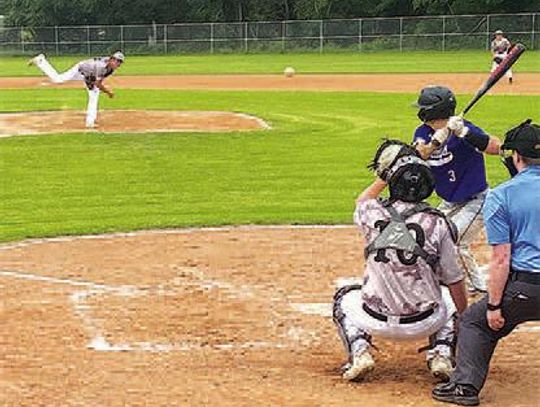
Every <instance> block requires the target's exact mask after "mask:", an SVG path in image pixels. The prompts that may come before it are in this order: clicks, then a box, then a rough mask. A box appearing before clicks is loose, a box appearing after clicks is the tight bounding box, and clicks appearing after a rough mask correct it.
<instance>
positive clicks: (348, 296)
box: [333, 286, 456, 361]
mask: <svg viewBox="0 0 540 407" xmlns="http://www.w3.org/2000/svg"><path fill="white" fill-rule="evenodd" d="M441 291H442V302H441V303H440V304H439V306H438V307H437V308H435V310H434V312H433V314H431V315H430V316H429V317H427V318H425V319H423V320H421V321H418V322H414V323H412V324H400V323H399V317H391V316H389V317H388V321H386V322H385V321H379V320H378V319H375V318H373V317H372V316H371V315H369V314H368V313H367V312H366V311H364V309H363V308H362V305H363V303H364V301H363V300H362V289H361V286H346V287H343V288H341V289H340V290H338V292H337V293H336V296H335V297H334V310H333V316H334V323H335V324H336V326H337V328H338V333H339V336H340V337H341V340H342V342H343V345H344V347H345V350H346V352H347V353H348V356H349V357H352V355H354V354H355V353H358V352H362V351H363V350H365V349H367V347H368V346H369V345H370V340H371V337H372V336H374V337H381V338H385V339H390V340H394V341H403V340H417V339H423V338H429V337H430V336H431V337H432V338H430V341H432V342H433V341H435V340H437V341H445V342H446V343H454V342H455V335H456V332H455V328H456V327H455V324H456V318H455V315H456V307H455V305H454V302H453V301H452V297H451V296H450V291H449V290H448V288H446V287H444V286H441ZM436 354H439V355H441V356H446V357H452V356H453V349H452V347H451V346H450V345H448V344H438V345H436V346H435V347H433V348H432V349H430V350H429V351H428V353H427V356H426V359H427V360H428V361H429V360H431V359H432V358H433V357H434V356H435V355H436Z"/></svg>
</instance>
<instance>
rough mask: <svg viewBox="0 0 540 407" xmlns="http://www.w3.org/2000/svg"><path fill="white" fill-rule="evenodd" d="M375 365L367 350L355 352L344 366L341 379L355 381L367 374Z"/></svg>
mask: <svg viewBox="0 0 540 407" xmlns="http://www.w3.org/2000/svg"><path fill="white" fill-rule="evenodd" d="M374 367H375V361H374V360H373V357H372V356H371V355H370V353H369V352H368V351H367V350H364V351H362V352H359V353H356V354H354V355H353V357H352V362H351V363H349V364H348V365H345V366H344V369H343V370H344V371H343V375H342V377H343V379H345V380H347V381H349V382H357V381H360V380H362V379H363V378H364V377H366V376H367V374H368V373H369V372H371V371H372V370H373V368H374Z"/></svg>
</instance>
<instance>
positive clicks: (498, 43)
mask: <svg viewBox="0 0 540 407" xmlns="http://www.w3.org/2000/svg"><path fill="white" fill-rule="evenodd" d="M511 46H512V44H511V43H510V41H508V39H507V38H505V37H504V33H503V32H502V31H501V30H497V31H495V38H494V39H493V41H491V56H492V58H493V63H492V64H491V72H493V71H494V70H495V69H497V67H498V66H499V64H500V63H501V62H502V60H503V59H504V58H506V56H507V55H508V52H509V51H510V48H511ZM505 76H506V77H507V78H508V82H509V83H510V84H511V83H512V81H513V76H512V69H508V71H506V73H505Z"/></svg>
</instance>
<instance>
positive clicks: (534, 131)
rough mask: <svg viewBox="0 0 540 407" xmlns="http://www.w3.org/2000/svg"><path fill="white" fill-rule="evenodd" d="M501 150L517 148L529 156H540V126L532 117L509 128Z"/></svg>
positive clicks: (524, 155) (516, 149)
mask: <svg viewBox="0 0 540 407" xmlns="http://www.w3.org/2000/svg"><path fill="white" fill-rule="evenodd" d="M501 150H515V151H517V152H518V153H519V155H522V156H523V157H527V158H540V126H538V125H537V124H533V123H532V120H531V119H528V120H525V121H524V122H523V123H521V124H520V125H518V126H516V127H514V128H513V129H510V130H508V132H507V133H506V137H505V138H504V143H503V145H502V146H501Z"/></svg>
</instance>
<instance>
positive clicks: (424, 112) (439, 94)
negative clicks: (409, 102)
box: [413, 86, 456, 122]
mask: <svg viewBox="0 0 540 407" xmlns="http://www.w3.org/2000/svg"><path fill="white" fill-rule="evenodd" d="M413 106H414V107H417V108H418V109H419V110H418V118H419V119H420V120H422V121H423V122H429V121H431V120H437V119H448V118H449V117H450V116H454V114H455V113H456V96H455V95H454V93H453V92H452V91H451V90H450V89H448V88H447V87H445V86H428V87H425V88H424V89H422V90H421V91H420V95H419V96H418V100H417V101H416V103H415V104H413Z"/></svg>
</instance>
